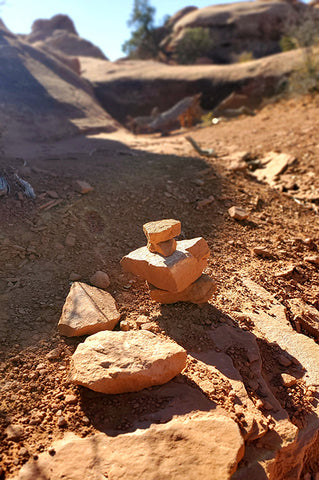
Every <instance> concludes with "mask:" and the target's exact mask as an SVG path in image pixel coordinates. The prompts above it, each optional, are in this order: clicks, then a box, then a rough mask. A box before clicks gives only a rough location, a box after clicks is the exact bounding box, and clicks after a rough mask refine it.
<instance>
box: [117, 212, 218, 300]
mask: <svg viewBox="0 0 319 480" xmlns="http://www.w3.org/2000/svg"><path fill="white" fill-rule="evenodd" d="M143 230H144V233H145V235H146V238H147V246H146V247H141V248H138V249H137V250H134V251H133V252H131V253H129V254H128V255H126V256H125V257H123V258H122V260H121V265H122V267H123V268H124V269H125V270H127V271H128V272H131V273H134V274H135V275H138V276H140V277H142V278H144V279H145V280H146V281H147V283H148V286H149V289H150V295H151V298H152V299H153V300H155V301H157V302H159V303H175V302H192V303H205V302H207V301H208V300H209V299H210V298H211V296H212V294H213V293H214V292H215V290H216V284H215V282H214V281H213V280H212V279H211V278H210V276H209V275H206V274H203V273H202V272H203V270H204V268H205V267H206V265H207V258H208V257H209V255H210V251H209V247H208V245H207V242H206V240H204V239H203V238H202V237H197V238H193V239H191V240H181V241H176V240H175V237H176V236H178V235H180V233H181V222H180V221H178V220H173V219H165V220H159V221H156V222H149V223H146V224H145V225H143Z"/></svg>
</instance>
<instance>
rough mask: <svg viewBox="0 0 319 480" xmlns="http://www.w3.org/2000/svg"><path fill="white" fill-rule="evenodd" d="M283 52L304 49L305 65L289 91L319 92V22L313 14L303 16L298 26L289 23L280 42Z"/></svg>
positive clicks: (294, 74)
mask: <svg viewBox="0 0 319 480" xmlns="http://www.w3.org/2000/svg"><path fill="white" fill-rule="evenodd" d="M280 46H281V49H282V51H284V52H286V51H289V50H293V49H296V48H302V49H303V55H304V61H303V65H302V66H301V67H300V68H299V69H296V70H295V71H294V72H293V73H292V74H291V76H290V79H289V90H290V92H294V93H307V92H318V91H319V55H318V48H319V20H318V18H316V17H314V16H313V14H312V13H306V14H305V15H303V16H302V17H301V18H300V19H299V21H298V24H297V23H296V22H288V23H287V27H286V32H285V34H284V35H283V36H282V38H281V40H280Z"/></svg>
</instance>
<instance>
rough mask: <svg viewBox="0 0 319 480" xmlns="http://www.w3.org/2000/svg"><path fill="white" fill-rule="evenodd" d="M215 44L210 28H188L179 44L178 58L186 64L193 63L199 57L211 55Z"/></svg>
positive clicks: (179, 61) (177, 48)
mask: <svg viewBox="0 0 319 480" xmlns="http://www.w3.org/2000/svg"><path fill="white" fill-rule="evenodd" d="M213 46H214V41H213V39H212V38H211V36H210V33H209V29H208V28H203V27H196V28H188V29H187V30H186V32H185V34H184V36H183V37H182V38H181V40H180V41H179V42H178V44H177V47H176V50H175V53H176V59H177V61H178V63H182V64H184V65H186V64H192V63H194V62H195V61H196V60H197V58H200V57H209V56H210V55H211V50H212V48H213Z"/></svg>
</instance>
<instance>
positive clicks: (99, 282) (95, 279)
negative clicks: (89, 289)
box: [90, 270, 111, 289]
mask: <svg viewBox="0 0 319 480" xmlns="http://www.w3.org/2000/svg"><path fill="white" fill-rule="evenodd" d="M90 282H91V283H92V285H94V286H95V287H98V288H103V289H106V288H108V287H109V286H110V283H111V282H110V277H109V276H108V274H107V273H105V272H102V271H101V270H98V271H97V272H95V273H94V274H93V275H92V276H91V277H90Z"/></svg>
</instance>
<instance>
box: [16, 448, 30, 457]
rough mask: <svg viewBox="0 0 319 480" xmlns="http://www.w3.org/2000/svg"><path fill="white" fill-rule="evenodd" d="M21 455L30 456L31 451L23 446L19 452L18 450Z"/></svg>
mask: <svg viewBox="0 0 319 480" xmlns="http://www.w3.org/2000/svg"><path fill="white" fill-rule="evenodd" d="M18 455H19V457H28V456H29V452H28V450H27V449H26V448H25V447H21V448H20V450H19V452H18Z"/></svg>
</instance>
